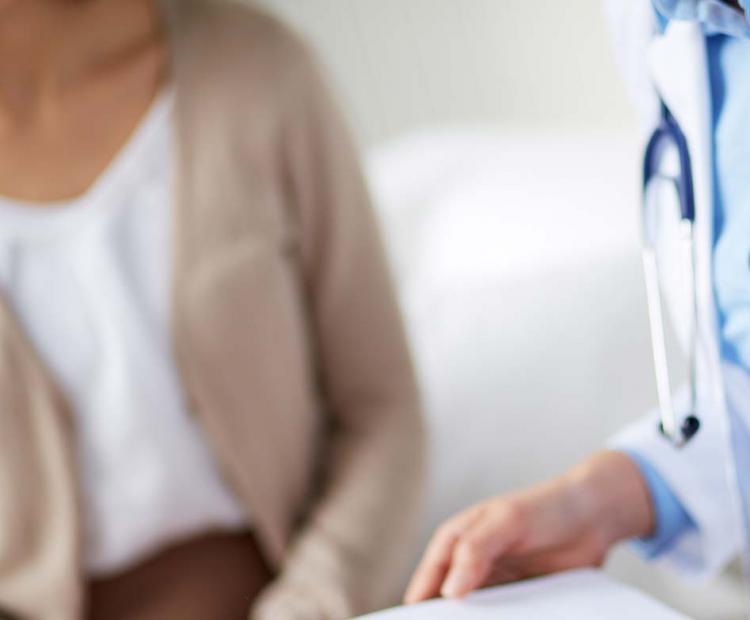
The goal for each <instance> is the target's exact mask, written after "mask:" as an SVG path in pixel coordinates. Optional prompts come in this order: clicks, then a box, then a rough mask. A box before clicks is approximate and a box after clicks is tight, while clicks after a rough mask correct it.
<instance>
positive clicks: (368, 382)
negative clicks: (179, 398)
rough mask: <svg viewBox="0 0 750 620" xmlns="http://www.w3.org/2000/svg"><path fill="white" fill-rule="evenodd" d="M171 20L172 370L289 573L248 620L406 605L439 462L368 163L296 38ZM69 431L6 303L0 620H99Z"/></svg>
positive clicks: (265, 540)
mask: <svg viewBox="0 0 750 620" xmlns="http://www.w3.org/2000/svg"><path fill="white" fill-rule="evenodd" d="M164 8H165V16H166V19H165V23H166V24H168V27H167V28H168V33H169V38H170V40H171V42H172V50H173V54H172V71H173V73H172V75H173V80H174V86H175V92H176V97H175V106H176V108H175V110H176V114H175V117H176V121H175V122H176V136H177V138H176V140H177V144H176V152H177V154H178V162H177V175H176V178H177V182H176V196H177V199H176V205H175V209H174V213H175V217H174V228H175V239H176V242H175V248H176V249H175V256H174V264H175V267H174V283H173V295H174V297H173V325H174V334H173V339H174V343H175V344H174V347H175V358H176V360H177V364H178V367H179V370H180V372H181V377H182V380H183V384H184V386H185V390H186V392H187V394H188V400H189V403H190V405H191V411H192V412H193V413H194V415H195V416H196V417H197V419H198V420H199V421H200V423H201V424H202V426H203V428H204V430H205V433H206V435H207V437H208V439H209V441H210V443H211V445H212V446H213V448H214V451H215V454H216V458H217V460H218V462H219V464H220V466H221V468H222V471H223V472H224V475H225V476H226V479H227V480H228V482H229V483H230V484H231V486H232V488H233V489H234V491H235V493H236V494H237V496H238V497H240V498H241V500H242V501H243V502H245V503H246V505H247V506H248V507H249V508H250V509H251V510H252V514H253V523H254V526H255V528H256V531H257V535H258V537H259V540H260V542H261V545H262V547H263V549H264V550H265V552H266V553H267V555H268V557H269V559H270V561H271V562H272V563H273V564H274V565H275V566H276V567H277V569H278V570H279V571H280V577H279V578H278V579H277V581H276V582H275V583H274V584H273V585H272V586H271V587H270V588H269V589H268V591H267V592H266V594H265V595H264V596H263V597H262V598H261V600H260V602H259V603H258V604H257V605H256V606H255V607H254V609H253V611H252V612H251V614H250V615H251V617H252V618H254V619H256V618H257V619H263V620H302V619H304V620H308V619H310V620H313V619H314V620H323V619H341V618H346V617H349V616H351V615H354V614H357V613H361V612H364V611H367V610H370V609H373V608H376V607H379V606H382V605H384V604H386V603H388V602H390V597H391V596H392V595H393V594H394V591H393V587H394V579H397V578H398V577H399V576H401V575H402V570H403V568H404V567H403V565H402V563H403V560H404V556H405V553H406V550H407V549H408V548H409V547H410V545H411V543H412V536H413V533H414V527H413V526H414V522H415V519H414V516H415V512H416V508H417V505H418V503H419V497H420V495H421V492H420V487H421V474H422V455H423V450H422V428H421V421H420V415H419V404H418V398H417V394H416V390H415V384H414V380H413V374H412V369H411V366H410V361H409V356H408V354H407V348H406V345H405V340H404V336H403V333H402V326H401V322H400V318H399V313H398V311H397V308H396V304H395V301H394V295H393V291H392V288H391V283H390V281H389V277H388V273H387V269H386V265H385V260H384V257H383V252H382V249H381V244H380V242H379V239H378V235H377V232H376V225H375V223H374V221H373V216H372V213H371V210H370V207H369V205H368V197H367V194H366V190H365V187H364V184H363V181H362V178H361V174H360V171H359V168H358V165H357V155H356V153H355V151H354V149H353V148H352V145H351V142H350V139H349V136H348V135H347V132H346V130H345V129H344V128H343V126H342V123H341V122H340V118H339V115H338V114H337V112H336V110H335V107H334V106H333V105H332V103H331V101H330V99H329V97H328V93H327V91H326V89H325V87H324V86H323V85H322V82H321V80H320V78H319V75H318V72H317V70H316V67H315V66H314V63H313V62H311V60H310V55H309V53H308V51H307V50H306V48H305V47H304V46H303V45H301V44H300V43H299V42H298V40H297V39H296V38H295V37H294V36H292V35H290V34H289V32H287V31H286V30H285V29H284V28H283V27H281V26H279V24H277V23H276V22H275V21H273V20H272V19H270V18H268V17H267V16H264V15H263V14H261V13H259V12H258V11H256V10H252V9H248V8H244V7H240V6H234V5H229V4H226V3H224V2H216V1H206V0H203V1H199V0H172V1H171V2H169V1H167V2H165V3H164ZM50 303H54V300H50ZM74 436H75V433H74V429H73V428H72V417H71V415H70V413H69V410H68V406H67V403H66V401H65V398H64V396H63V395H62V394H61V392H60V391H59V389H58V387H57V386H56V385H55V383H54V382H53V380H52V378H51V376H50V374H49V373H48V371H47V369H46V368H45V367H44V365H43V364H42V363H41V362H40V359H39V357H38V356H37V354H36V353H35V351H34V350H33V349H32V347H31V345H30V343H29V341H28V340H27V339H26V337H25V335H24V333H23V331H22V330H21V328H20V327H19V323H18V322H17V320H16V318H15V317H14V316H13V312H12V310H11V308H10V307H9V306H8V304H7V302H5V301H2V300H0V609H7V610H10V611H13V612H16V613H18V614H19V615H21V616H22V617H26V618H30V619H33V620H76V619H78V618H81V617H82V613H83V612H82V610H83V607H84V605H85V602H84V600H83V598H84V597H83V587H82V585H83V579H82V574H81V566H80V564H81V563H80V558H81V549H80V545H81V541H80V536H79V505H78V501H77V490H78V489H77V476H76V472H75V462H76V458H75V446H74ZM1 616H2V614H1V613H0V617H1ZM211 620H213V619H211ZM217 620H218V619H217Z"/></svg>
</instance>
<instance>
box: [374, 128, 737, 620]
mask: <svg viewBox="0 0 750 620" xmlns="http://www.w3.org/2000/svg"><path fill="white" fill-rule="evenodd" d="M637 150H638V149H637V145H634V144H633V141H632V139H630V138H628V137H627V136H620V135H594V134H591V135H580V134H550V133H544V132H537V133H534V132H531V133H518V132H505V131H502V130H499V129H490V128H463V129H449V130H439V131H424V132H420V133H417V134H412V135H410V136H406V137H404V138H401V139H398V140H394V141H392V142H390V143H389V144H385V145H382V146H381V147H379V148H376V149H374V150H373V151H372V152H371V153H370V156H369V158H368V173H369V178H370V181H371V186H372V189H373V192H374V196H375V201H376V204H377V206H378V210H379V213H380V216H381V220H382V226H383V228H384V233H385V238H386V242H387V245H388V248H389V250H390V255H391V257H392V261H393V270H394V273H395V276H396V280H397V285H398V288H399V295H400V298H401V301H402V306H403V310H404V314H405V317H406V321H407V328H408V332H409V336H410V339H411V343H412V346H413V349H414V355H415V358H416V361H417V368H418V373H419V378H420V381H421V384H422V389H423V392H424V395H425V401H426V408H427V415H428V424H429V430H430V445H431V468H430V472H431V475H430V482H429V484H430V487H429V498H430V500H429V513H428V518H427V520H426V522H425V527H424V531H423V537H422V540H421V541H420V542H421V543H424V541H425V540H426V538H427V536H428V535H429V532H430V531H431V530H432V529H433V528H434V527H435V525H436V524H438V523H439V522H440V521H441V520H442V519H444V518H445V517H446V516H448V515H450V514H452V513H454V512H455V511H457V510H458V509H460V508H462V507H465V506H466V505H468V504H470V503H472V502H474V501H477V500H479V499H481V498H484V497H486V496H489V495H492V494H497V493H501V492H503V491H507V490H509V489H513V488H516V487H519V486H522V485H525V484H528V483H530V482H533V481H536V480H539V479H541V478H544V477H546V476H549V475H552V474H554V473H555V472H558V471H560V470H562V469H563V468H564V467H566V466H568V465H570V464H572V463H573V462H575V461H576V460H577V459H579V458H581V457H583V456H584V455H585V454H587V453H588V452H590V451H591V450H593V449H596V448H597V447H599V446H601V444H602V442H603V441H604V440H605V438H606V437H607V436H608V435H609V434H611V433H612V432H613V431H615V430H616V429H617V428H619V427H621V426H622V425H624V424H626V423H627V422H629V421H631V420H633V419H635V418H636V417H638V416H639V415H641V414H642V413H643V412H644V411H645V410H646V409H647V408H648V407H649V406H650V405H651V404H652V403H653V402H654V400H655V397H654V386H653V379H652V365H651V361H650V354H649V340H648V325H647V317H646V310H645V298H644V291H643V283H642V276H641V267H640V258H639V207H638V205H639V203H638V192H637V174H638V167H637V159H638V158H637ZM608 569H609V570H611V571H612V572H613V573H615V574H616V575H618V576H619V577H621V578H623V579H625V580H627V581H630V582H631V583H636V584H637V585H639V586H641V587H643V588H645V589H647V590H649V591H651V592H652V593H654V594H656V595H657V596H659V597H661V598H662V599H664V600H666V601H667V602H669V603H670V604H672V605H673V606H676V607H679V608H681V609H682V610H684V611H686V612H687V613H689V614H690V615H691V616H693V617H696V618H711V619H712V620H715V619H717V618H732V617H742V612H741V609H742V607H741V606H742V603H743V599H742V596H741V593H740V591H739V590H740V588H739V587H738V580H737V578H736V576H734V575H733V574H728V575H727V576H724V577H722V578H721V579H719V580H716V581H715V582H712V583H711V584H706V585H701V586H696V585H695V584H686V583H682V582H680V581H679V580H677V579H675V578H674V577H673V576H671V575H669V574H668V573H667V572H666V571H664V570H660V569H658V568H653V567H648V568H647V567H645V566H644V565H643V564H642V563H641V562H640V560H638V559H636V558H635V557H634V556H632V554H630V553H629V552H628V551H627V550H625V551H622V552H618V553H617V554H615V557H614V558H613V560H612V561H611V562H610V563H609V568H608Z"/></svg>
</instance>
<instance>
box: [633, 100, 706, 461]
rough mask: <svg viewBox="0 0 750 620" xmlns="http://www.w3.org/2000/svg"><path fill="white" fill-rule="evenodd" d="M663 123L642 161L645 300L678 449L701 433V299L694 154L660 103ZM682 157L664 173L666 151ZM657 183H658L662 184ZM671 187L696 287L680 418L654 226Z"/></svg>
mask: <svg viewBox="0 0 750 620" xmlns="http://www.w3.org/2000/svg"><path fill="white" fill-rule="evenodd" d="M660 108H661V113H660V122H659V125H658V126H657V127H656V129H655V130H654V132H653V134H652V136H651V138H650V139H649V141H648V143H647V146H646V151H645V154H644V160H643V239H644V243H643V266H644V270H645V275H646V297H647V300H648V317H649V324H650V328H651V348H652V352H653V357H654V369H655V373H656V390H657V396H658V400H659V431H660V432H661V434H662V435H663V436H664V437H665V438H666V439H667V440H668V441H669V442H670V443H671V444H672V445H674V446H675V447H682V446H684V445H685V444H686V443H687V442H688V441H690V440H691V439H692V438H693V437H694V436H695V434H696V433H697V432H698V429H699V428H700V420H699V419H698V416H697V413H696V400H697V396H696V394H697V383H696V381H697V377H696V347H697V318H698V299H697V292H696V288H697V287H696V285H695V236H694V225H695V194H694V191H693V175H692V170H691V167H690V151H689V149H688V143H687V139H686V138H685V134H684V133H683V132H682V130H681V129H680V126H679V124H678V123H677V121H676V120H675V118H674V116H673V115H672V113H671V112H670V111H669V108H667V106H666V104H665V103H664V102H663V101H661V102H660ZM670 151H672V152H674V153H676V154H677V162H676V164H677V166H678V167H679V170H678V171H677V173H676V174H674V175H671V174H665V173H664V172H663V170H662V166H661V163H662V158H663V157H664V155H665V153H667V152H670ZM657 182H658V183H657ZM665 183H666V187H668V188H669V189H670V190H671V191H672V192H673V193H674V194H675V195H676V197H677V202H678V203H679V209H680V213H679V216H680V217H679V237H680V238H679V242H680V246H681V251H682V252H684V255H683V256H682V258H684V263H685V264H686V265H687V267H688V269H689V278H688V282H689V284H690V287H691V291H690V296H691V306H692V307H691V311H692V325H691V329H690V337H689V338H690V341H689V343H688V353H687V355H688V368H689V371H688V372H689V383H690V388H689V389H690V393H689V404H688V410H687V412H686V413H684V414H682V415H678V413H677V411H676V410H675V404H674V401H673V398H672V386H671V381H670V373H669V363H668V361H667V346H666V332H665V326H664V317H663V312H662V308H663V305H662V294H661V279H660V272H659V264H658V260H657V253H656V235H655V233H654V230H653V228H655V226H651V224H652V223H653V222H655V221H658V220H657V219H655V218H654V216H658V215H659V214H656V213H654V212H653V211H654V210H655V209H656V208H657V207H658V201H657V200H656V198H658V196H657V194H658V191H655V190H657V189H658V188H660V187H665Z"/></svg>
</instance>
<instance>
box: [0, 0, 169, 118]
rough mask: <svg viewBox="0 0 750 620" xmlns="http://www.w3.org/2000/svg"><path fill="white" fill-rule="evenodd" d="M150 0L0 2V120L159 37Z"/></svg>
mask: <svg viewBox="0 0 750 620" xmlns="http://www.w3.org/2000/svg"><path fill="white" fill-rule="evenodd" d="M158 26H159V24H158V19H157V15H156V9H155V6H154V3H153V1H152V0H126V1H123V0H86V1H85V2H82V1H76V2H71V1H64V0H0V123H2V120H3V117H5V118H6V120H8V119H7V117H8V115H11V116H18V115H26V114H28V113H29V112H30V111H31V110H33V109H35V108H39V107H41V106H43V105H44V104H45V103H48V102H49V101H50V100H51V99H55V98H56V97H58V96H60V95H61V94H62V93H64V92H65V91H66V90H69V89H70V88H71V87H74V86H79V85H80V84H81V83H83V82H85V81H86V80H87V79H88V78H90V77H94V76H96V75H97V74H98V73H101V72H102V71H101V70H102V69H106V70H110V69H112V68H116V65H117V64H118V62H119V61H120V60H121V59H123V58H126V57H128V56H130V54H131V52H132V51H133V50H134V49H137V48H138V47H140V46H143V45H147V44H149V43H152V42H153V40H154V38H155V37H158Z"/></svg>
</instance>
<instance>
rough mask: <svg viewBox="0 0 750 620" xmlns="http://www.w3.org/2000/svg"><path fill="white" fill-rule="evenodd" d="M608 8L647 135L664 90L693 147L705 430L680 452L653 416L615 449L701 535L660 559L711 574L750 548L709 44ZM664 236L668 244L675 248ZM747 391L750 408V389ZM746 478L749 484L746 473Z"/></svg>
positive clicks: (673, 292) (678, 292) (679, 282)
mask: <svg viewBox="0 0 750 620" xmlns="http://www.w3.org/2000/svg"><path fill="white" fill-rule="evenodd" d="M606 8H607V13H608V16H609V17H610V23H611V26H612V33H613V39H614V41H615V47H616V49H617V52H618V59H619V61H620V64H621V68H622V70H623V75H624V76H625V79H626V83H627V85H628V87H629V89H630V91H631V94H632V95H633V97H634V100H635V101H636V103H637V105H638V108H639V110H640V112H641V114H642V116H643V118H644V119H645V121H646V122H645V124H644V127H645V128H646V132H644V134H646V135H648V134H650V131H651V128H652V127H653V126H654V124H655V123H656V122H657V120H658V98H657V97H656V95H655V93H656V92H659V93H660V94H661V96H662V98H663V99H664V101H665V102H666V104H667V106H668V107H669V108H670V110H671V111H672V113H673V114H674V116H675V118H676V119H677V121H678V122H679V124H680V126H681V128H682V130H683V132H684V133H685V135H686V138H687V140H688V144H689V147H690V154H691V158H692V169H693V180H694V185H695V195H696V218H695V234H696V286H697V294H698V300H699V307H698V318H697V323H698V339H697V343H698V346H697V364H698V367H697V370H698V394H697V408H698V415H699V417H700V418H701V429H700V431H699V432H698V434H697V435H696V436H695V437H694V438H693V440H692V441H691V442H690V443H689V444H688V445H687V446H686V447H684V448H683V449H682V450H676V449H675V448H673V447H671V446H670V445H669V444H668V443H667V442H666V441H665V440H664V439H663V438H662V437H661V436H660V435H659V433H658V431H657V418H656V414H652V415H649V416H647V418H646V419H644V420H641V421H640V422H638V423H637V424H635V425H633V426H632V427H631V428H628V429H626V430H625V431H624V432H622V433H621V434H620V435H618V436H617V437H616V438H614V440H613V441H612V445H613V446H614V447H620V448H627V449H631V450H635V451H637V452H638V453H640V454H641V455H643V456H644V457H645V458H647V459H648V460H649V461H650V462H651V463H652V464H653V465H654V467H655V468H656V469H657V470H658V471H659V473H660V474H661V475H662V476H663V477H664V479H665V480H666V481H667V482H668V483H669V484H670V486H671V487H672V489H673V490H674V491H675V493H676V495H677V496H678V497H679V499H680V500H681V501H682V503H683V505H684V506H685V507H686V509H687V510H688V512H689V513H690V514H691V515H692V517H693V519H694V520H695V521H696V525H697V530H696V533H695V534H691V535H688V536H685V537H683V538H682V539H681V540H680V541H679V543H678V544H677V545H676V546H675V548H674V549H673V550H672V551H671V552H670V553H668V554H666V556H665V557H664V558H663V559H662V560H661V561H663V562H666V563H668V564H670V565H672V566H675V567H677V568H678V569H680V570H681V572H684V573H688V574H694V575H699V576H705V575H710V574H712V573H714V572H715V571H717V570H718V569H720V568H721V567H722V566H723V565H725V564H726V563H727V562H728V561H729V560H730V559H732V557H733V556H734V555H735V554H736V553H738V552H739V551H740V550H744V549H746V547H747V545H746V544H745V537H746V533H745V531H744V528H743V526H742V523H743V519H742V512H741V504H740V498H739V497H740V496H739V492H738V488H739V487H738V484H737V477H736V471H735V466H734V462H735V459H734V456H733V454H732V449H731V441H730V438H729V437H730V423H729V417H728V409H727V398H726V393H725V382H726V378H727V374H728V373H729V374H731V372H732V371H731V370H729V369H727V368H725V367H723V366H722V361H721V358H720V343H719V331H718V321H717V311H716V307H715V303H714V294H713V283H712V267H711V261H712V245H713V244H712V242H713V230H712V227H713V226H712V225H713V198H712V192H713V187H712V185H713V174H712V154H713V153H712V139H711V131H712V122H711V105H710V104H711V98H710V85H709V74H708V66H707V59H706V45H705V37H704V36H703V33H702V30H701V27H700V26H699V25H697V24H694V23H688V22H672V23H670V25H669V27H668V28H667V31H666V32H665V33H664V34H663V35H662V34H660V33H659V32H658V29H657V28H656V22H655V19H654V13H653V10H652V8H651V2H650V0H607V2H606ZM666 237H667V238H665V239H664V240H663V241H662V243H669V235H667V236H666ZM664 254H665V255H671V253H670V252H665V253H664ZM664 267H665V270H666V272H665V274H664V288H665V292H666V296H667V300H668V303H669V306H670V315H671V317H672V320H673V322H674V324H675V328H676V331H677V333H678V335H679V334H682V335H683V336H684V335H686V334H687V333H689V332H688V330H689V329H691V327H690V321H691V318H692V314H691V312H690V311H689V307H688V304H687V302H686V299H685V295H684V273H685V272H684V265H683V270H682V271H681V270H678V269H676V267H677V266H676V265H670V264H669V263H668V262H666V263H665V265H664ZM735 374H736V373H735ZM735 379H736V380H735V381H734V384H735V385H736V386H737V385H739V386H740V387H739V388H737V389H745V388H743V387H742V384H743V383H750V382H748V381H746V380H745V379H746V377H745V376H743V377H739V378H737V377H735ZM733 389H734V388H733ZM747 393H748V397H747V402H750V387H748V388H747ZM735 394H736V389H735ZM745 476H746V477H745V480H746V482H748V481H750V472H747V474H745Z"/></svg>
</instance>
